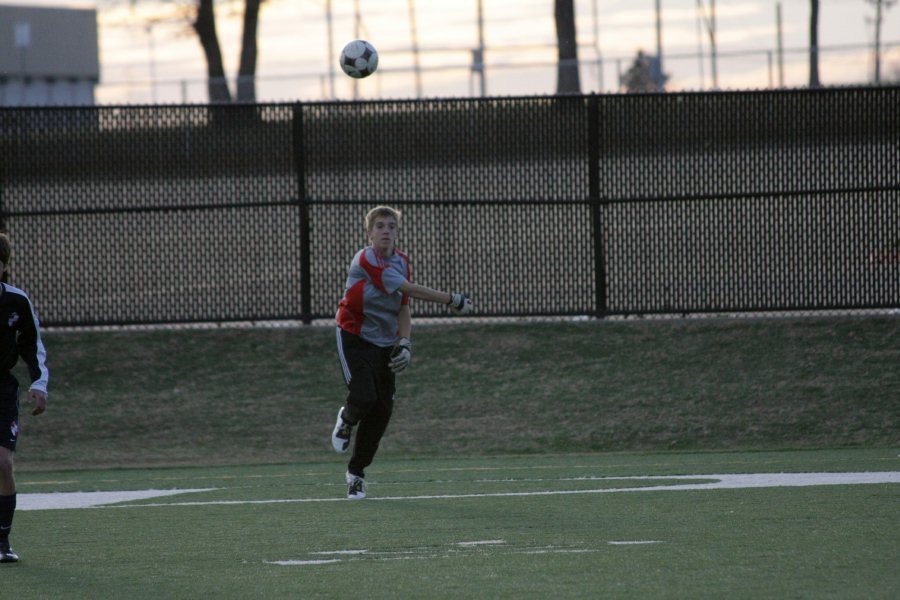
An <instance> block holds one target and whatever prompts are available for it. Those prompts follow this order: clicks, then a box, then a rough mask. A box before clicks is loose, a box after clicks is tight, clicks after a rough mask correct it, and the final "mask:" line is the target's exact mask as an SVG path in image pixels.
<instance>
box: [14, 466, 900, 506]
mask: <svg viewBox="0 0 900 600" xmlns="http://www.w3.org/2000/svg"><path fill="white" fill-rule="evenodd" d="M628 480H632V481H641V480H652V481H660V480H664V481H685V480H702V481H704V483H673V484H671V485H649V486H644V487H626V488H597V489H581V490H543V491H531V492H485V493H473V494H434V495H418V496H382V497H378V496H369V498H368V499H367V502H391V501H404V500H455V499H465V498H505V497H523V496H564V495H573V494H616V493H625V492H661V491H664V492H671V491H686V490H723V489H746V488H769V487H805V486H825V485H862V484H884V483H900V472H897V471H887V472H865V473H746V474H727V475H721V474H713V475H671V476H655V475H643V476H635V477H606V478H601V479H599V480H598V481H628ZM709 480H713V481H709ZM214 489H215V488H208V489H199V490H147V491H134V492H73V493H57V494H19V495H18V508H19V509H20V510H48V509H60V508H102V507H108V508H134V507H172V506H212V505H232V504H235V505H236V504H295V503H310V502H345V501H346V500H345V499H344V498H343V495H341V496H340V497H334V498H282V499H269V500H209V501H186V502H171V503H142V504H115V503H122V502H135V501H138V500H144V499H149V498H155V497H163V496H173V495H177V494H187V493H194V492H204V491H211V490H214ZM110 505H111V506H110Z"/></svg>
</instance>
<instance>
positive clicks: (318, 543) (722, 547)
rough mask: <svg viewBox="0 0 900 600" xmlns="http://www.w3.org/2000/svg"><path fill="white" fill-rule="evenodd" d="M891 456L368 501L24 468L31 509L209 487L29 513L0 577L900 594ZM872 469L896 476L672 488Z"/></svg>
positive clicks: (398, 492)
mask: <svg viewBox="0 0 900 600" xmlns="http://www.w3.org/2000/svg"><path fill="white" fill-rule="evenodd" d="M897 453H898V449H897V448H893V449H883V450H832V451H796V452H756V453H677V452H670V453H663V454H631V453H607V454H567V455H541V456H510V457H490V458H483V457H480V458H476V457H469V458H453V459H423V460H401V459H389V460H384V461H381V462H380V464H379V466H378V468H377V469H374V470H373V471H372V473H371V474H370V488H369V492H370V496H369V498H368V499H367V500H364V501H361V502H351V501H347V500H343V499H342V496H343V493H344V486H343V483H342V481H341V479H342V477H341V476H342V473H343V465H342V464H341V462H340V461H339V459H337V458H335V459H331V460H323V461H321V462H316V463H297V464H289V465H267V466H241V467H204V468H180V469H138V470H108V471H97V470H94V471H64V472H47V473H36V474H26V475H23V477H22V478H21V486H20V488H21V489H20V492H21V493H22V498H21V499H20V504H22V505H23V509H24V508H26V507H27V506H28V505H29V503H30V502H33V500H32V499H34V498H36V497H37V496H34V494H36V493H39V492H55V494H54V496H53V499H54V501H57V502H62V501H64V499H66V498H67V497H68V496H66V495H65V494H63V493H59V492H66V491H68V492H71V491H88V490H90V491H94V492H96V491H108V490H151V489H156V490H170V491H172V490H199V491H193V492H188V491H185V492H183V493H181V494H179V495H171V496H166V497H156V498H146V499H141V500H137V499H135V500H130V501H126V502H124V503H119V504H108V505H106V506H95V507H94V508H82V509H75V508H72V509H65V510H63V509H56V510H20V511H19V513H18V514H17V517H16V529H17V534H16V536H15V540H16V548H17V550H18V551H19V553H20V554H21V555H22V561H21V562H20V563H18V564H16V565H4V566H3V568H2V569H0V570H2V571H3V573H2V578H3V584H4V587H5V588H6V589H13V590H16V597H17V598H58V597H66V598H212V597H216V598H248V597H249V598H346V597H365V598H521V597H525V598H604V597H623V598H631V597H640V598H868V599H872V598H885V599H887V598H896V597H897V593H898V591H900V573H898V571H897V569H896V566H897V559H898V545H897V540H898V539H900V520H898V519H897V507H898V506H900V458H898V454H897ZM863 471H870V472H885V471H892V472H893V483H873V484H859V485H812V486H805V487H768V486H766V487H757V488H742V487H736V488H733V489H698V490H679V489H677V487H678V486H680V485H685V484H687V485H690V484H697V483H701V484H702V483H711V482H716V481H717V480H718V479H719V477H717V476H723V475H724V474H729V473H771V474H774V475H773V476H775V477H778V476H779V474H783V473H788V474H791V475H790V476H789V477H787V479H784V478H783V477H782V479H780V480H778V481H781V482H782V484H783V482H784V481H788V482H790V481H792V480H793V479H794V478H796V477H798V475H796V473H797V472H803V473H805V472H812V473H855V472H863ZM691 475H693V476H695V477H693V478H692V477H689V476H691ZM635 476H641V477H646V479H619V478H622V477H635ZM696 476H699V477H696ZM772 485H781V484H779V483H777V482H776V483H774V484H772ZM650 486H669V487H671V488H672V489H670V490H665V491H659V490H657V491H640V489H641V488H643V487H650ZM626 489H628V490H631V491H625V490H626ZM107 501H108V500H107Z"/></svg>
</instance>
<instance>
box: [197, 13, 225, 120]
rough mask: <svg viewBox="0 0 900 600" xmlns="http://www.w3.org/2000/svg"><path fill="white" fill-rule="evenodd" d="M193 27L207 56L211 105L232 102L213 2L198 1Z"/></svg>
mask: <svg viewBox="0 0 900 600" xmlns="http://www.w3.org/2000/svg"><path fill="white" fill-rule="evenodd" d="M193 27H194V31H196V32H197V36H198V37H199V38H200V45H201V46H202V47H203V54H204V55H205V56H206V75H207V78H208V79H207V89H208V90H209V101H210V103H214V104H215V103H222V102H231V93H230V92H229V91H228V83H227V81H226V80H225V65H224V63H223V62H222V50H221V48H219V36H218V34H217V33H216V15H215V11H214V9H213V0H198V3H197V20H196V21H194V24H193Z"/></svg>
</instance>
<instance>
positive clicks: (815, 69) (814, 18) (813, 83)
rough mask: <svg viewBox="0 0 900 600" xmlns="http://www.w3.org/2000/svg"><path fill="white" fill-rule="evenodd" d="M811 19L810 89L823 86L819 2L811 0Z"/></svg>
mask: <svg viewBox="0 0 900 600" xmlns="http://www.w3.org/2000/svg"><path fill="white" fill-rule="evenodd" d="M810 2H811V4H812V6H811V7H810V9H811V10H810V17H809V87H811V88H817V87H820V86H821V85H822V83H821V82H820V81H819V0H810Z"/></svg>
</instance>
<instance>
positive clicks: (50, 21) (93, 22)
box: [0, 5, 100, 81]
mask: <svg viewBox="0 0 900 600" xmlns="http://www.w3.org/2000/svg"><path fill="white" fill-rule="evenodd" d="M0 76H5V77H41V78H62V79H91V80H94V81H97V80H99V79H100V59H99V52H98V42H97V11H96V10H95V9H90V8H46V7H36V6H15V5H0Z"/></svg>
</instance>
